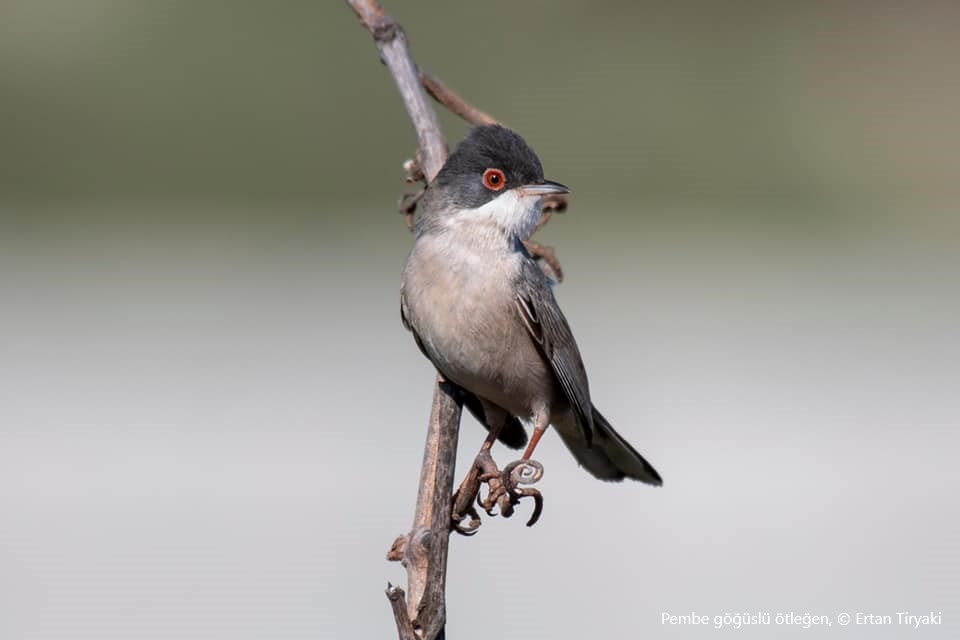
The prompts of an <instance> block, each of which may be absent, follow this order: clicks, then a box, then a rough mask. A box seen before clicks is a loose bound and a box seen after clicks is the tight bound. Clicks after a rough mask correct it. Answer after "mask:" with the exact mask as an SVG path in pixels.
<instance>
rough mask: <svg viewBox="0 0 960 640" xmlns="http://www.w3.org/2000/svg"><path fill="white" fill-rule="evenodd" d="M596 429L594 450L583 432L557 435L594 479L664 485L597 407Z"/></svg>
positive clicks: (594, 415)
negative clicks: (582, 434) (583, 435)
mask: <svg viewBox="0 0 960 640" xmlns="http://www.w3.org/2000/svg"><path fill="white" fill-rule="evenodd" d="M593 427H594V433H593V446H592V447H587V443H586V442H584V441H583V440H582V437H581V436H580V429H579V428H575V429H564V428H558V429H557V432H558V433H559V434H560V437H561V438H562V439H563V443H564V444H565V445H567V448H568V449H570V453H572V454H573V457H575V458H576V459H577V462H579V463H580V465H581V466H583V467H584V468H585V469H586V470H587V471H589V472H590V473H591V474H592V475H593V476H594V477H596V478H599V479H601V480H611V481H615V482H618V481H620V480H623V479H624V478H632V479H634V480H639V481H640V482H646V483H647V484H652V485H654V486H657V487H659V486H660V485H662V484H663V480H662V479H661V478H660V474H659V473H657V470H656V469H654V468H653V466H652V465H651V464H650V463H649V462H647V461H646V460H644V459H643V456H641V455H640V454H639V453H637V450H636V449H634V448H633V447H632V446H630V443H629V442H627V441H626V440H624V439H623V436H621V435H620V434H619V433H617V432H616V430H615V429H614V428H613V427H612V426H610V423H609V422H607V419H606V418H604V417H603V415H602V414H601V413H600V412H599V411H597V408H596V407H593Z"/></svg>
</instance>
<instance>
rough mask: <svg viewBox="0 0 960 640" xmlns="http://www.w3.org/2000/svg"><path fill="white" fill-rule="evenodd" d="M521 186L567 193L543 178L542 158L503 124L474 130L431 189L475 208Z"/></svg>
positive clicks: (546, 191) (446, 164)
mask: <svg viewBox="0 0 960 640" xmlns="http://www.w3.org/2000/svg"><path fill="white" fill-rule="evenodd" d="M518 187H526V188H528V191H530V192H531V195H533V192H538V193H539V194H540V195H545V194H547V193H567V192H568V190H567V188H566V187H564V186H563V185H560V184H558V183H555V182H549V181H547V180H544V178H543V167H542V166H541V164H540V159H539V158H538V157H537V154H535V153H534V152H533V149H531V148H530V147H529V146H528V145H527V143H526V142H525V141H524V139H523V138H521V137H520V136H519V135H518V134H517V133H514V132H513V131H511V130H510V129H506V128H504V127H501V126H500V125H497V124H494V125H482V126H478V127H474V128H473V129H472V130H471V131H470V134H469V135H468V136H467V137H466V138H465V139H464V140H463V142H461V143H460V145H459V146H458V147H457V150H456V151H454V152H453V154H451V155H450V157H449V158H447V162H446V163H445V164H444V165H443V168H442V169H441V170H440V173H438V174H437V177H436V178H435V179H434V181H433V183H431V188H432V189H436V190H441V191H443V194H444V196H445V198H446V199H448V201H449V202H451V203H452V204H454V205H456V206H457V207H460V208H464V209H476V208H478V207H481V206H483V205H484V204H486V203H488V202H490V201H491V200H493V199H494V198H496V197H498V196H500V195H501V194H503V193H505V192H507V191H509V190H511V189H515V188H518Z"/></svg>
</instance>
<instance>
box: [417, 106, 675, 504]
mask: <svg viewBox="0 0 960 640" xmlns="http://www.w3.org/2000/svg"><path fill="white" fill-rule="evenodd" d="M569 192H570V190H569V189H568V188H567V187H566V186H564V185H562V184H560V183H559V182H553V181H550V180H546V179H545V178H544V175H543V167H542V165H541V163H540V159H539V158H538V156H537V154H536V153H534V151H533V150H532V149H531V148H530V146H529V145H528V144H527V143H526V141H525V140H524V139H523V138H522V137H521V136H520V135H519V134H517V133H516V132H514V131H512V130H510V129H508V128H506V127H503V126H501V125H498V124H492V125H480V126H476V127H474V128H472V129H471V130H470V131H469V133H468V135H467V136H466V138H464V140H463V141H462V142H461V143H460V144H459V145H458V146H457V148H456V149H455V150H454V152H453V153H452V154H450V156H449V157H448V158H447V160H446V162H445V163H444V165H443V167H442V168H441V170H440V171H439V173H437V175H436V177H435V178H434V179H433V180H432V181H431V182H430V184H429V185H428V186H427V187H426V189H425V191H424V193H423V196H422V198H421V200H420V203H419V206H420V215H419V217H418V220H417V222H416V224H415V226H414V234H415V240H414V244H413V247H412V249H411V251H410V254H409V256H408V257H407V260H406V263H405V265H404V267H403V273H402V278H401V285H400V311H401V318H402V321H403V324H404V326H405V327H406V328H407V329H408V330H410V331H411V332H412V333H413V337H414V340H415V342H416V344H417V346H418V347H419V348H420V351H422V352H423V354H424V355H425V356H426V357H427V358H428V359H429V360H430V362H431V363H433V365H434V367H435V368H436V369H437V371H438V373H439V374H440V375H441V376H442V377H443V378H444V379H445V380H447V381H449V382H451V383H452V384H454V385H456V387H458V388H460V389H461V390H462V391H463V393H464V396H463V397H464V405H465V406H466V407H467V409H469V410H470V412H471V413H473V414H474V415H475V416H476V417H477V418H478V420H479V421H480V422H481V423H482V424H484V426H486V427H487V429H488V430H489V434H488V436H487V438H486V440H485V441H484V443H483V447H482V448H481V451H484V450H489V449H490V447H492V445H493V444H494V442H495V441H496V440H498V439H499V440H500V441H501V442H503V443H504V444H506V445H507V446H509V447H512V448H516V449H519V448H521V447H522V446H524V445H526V449H525V451H524V453H523V458H522V460H529V459H530V458H531V456H532V454H533V452H534V449H535V448H536V446H537V443H538V442H539V441H540V439H541V437H542V436H543V434H544V433H545V431H546V430H547V428H548V427H549V426H550V425H552V426H553V427H554V429H555V430H556V432H557V433H559V435H560V438H561V440H562V441H563V443H564V444H565V445H566V447H567V448H568V449H569V450H570V453H572V454H573V457H574V458H575V459H576V460H577V462H578V463H579V464H580V466H582V467H583V468H584V469H586V470H587V471H588V472H589V473H590V474H592V475H593V476H594V477H596V478H599V479H601V480H607V481H621V480H623V479H624V478H630V479H633V480H638V481H640V482H643V483H647V484H650V485H654V486H660V485H661V484H662V482H663V480H662V479H661V477H660V474H659V473H657V471H656V469H654V468H653V466H652V465H651V464H650V463H649V462H647V460H645V459H644V457H643V456H642V455H641V454H640V453H638V452H637V450H636V449H634V448H633V446H631V445H630V443H629V442H627V440H626V439H624V438H623V436H621V435H620V434H619V433H617V431H616V430H615V429H614V428H613V427H612V426H611V425H610V422H609V421H607V419H606V418H605V417H604V416H603V415H602V414H601V413H600V412H599V411H598V410H597V408H596V407H595V406H594V405H593V402H592V400H591V396H590V388H589V384H588V381H587V373H586V370H585V368H584V365H583V360H582V358H581V355H580V350H579V348H578V347H577V343H576V341H575V340H574V337H573V333H572V331H571V329H570V326H569V324H568V322H567V319H566V318H565V317H564V315H563V312H562V311H561V310H560V306H559V305H558V304H557V300H556V298H555V297H554V293H553V282H552V280H551V279H550V278H548V277H547V275H546V274H545V273H544V271H543V270H542V269H541V268H540V266H539V264H538V263H537V261H536V260H535V258H534V257H533V256H532V255H531V254H530V253H529V251H528V250H527V248H526V247H525V245H524V242H523V241H524V240H526V239H527V238H528V237H529V236H530V234H531V233H532V232H533V231H534V229H535V228H536V227H537V224H538V222H539V220H540V215H541V204H542V200H543V197H544V196H548V195H552V194H566V193H569ZM525 424H526V425H532V427H533V433H532V435H531V436H530V437H529V440H528V437H527V433H526V431H525V428H524V425H525Z"/></svg>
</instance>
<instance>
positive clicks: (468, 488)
mask: <svg viewBox="0 0 960 640" xmlns="http://www.w3.org/2000/svg"><path fill="white" fill-rule="evenodd" d="M541 477H543V465H541V464H540V463H539V462H537V461H536V460H517V461H515V462H511V463H510V464H508V465H507V466H506V467H504V468H503V471H501V470H500V469H499V468H497V464H496V463H495V462H494V461H493V458H492V457H491V456H490V452H489V451H488V450H486V449H484V450H482V451H481V452H480V453H479V454H477V457H476V459H475V460H474V462H473V466H472V467H471V468H470V472H469V473H468V474H467V477H466V478H464V480H463V482H461V483H460V487H459V488H458V489H457V492H456V493H455V494H454V496H453V513H452V514H451V520H452V526H453V530H454V531H456V532H457V533H461V534H463V535H473V534H474V533H476V532H477V529H478V528H479V527H480V514H479V513H478V512H477V509H476V507H475V506H474V504H473V503H474V500H476V503H477V504H478V505H480V507H481V508H483V510H484V511H486V512H487V515H490V516H494V515H496V514H497V511H498V510H499V513H500V515H501V516H503V517H504V518H509V517H510V516H512V515H513V512H514V510H515V507H516V506H517V505H518V504H519V503H520V500H521V499H522V498H533V502H534V506H533V514H532V515H531V516H530V519H529V520H528V521H527V526H528V527H531V526H533V525H534V524H536V522H537V520H539V519H540V514H541V512H542V511H543V496H542V495H541V494H540V492H539V491H537V490H536V489H533V488H526V487H523V486H521V485H528V484H534V483H535V482H538V481H539V480H540V478H541ZM483 484H486V485H487V493H486V496H483V495H481V492H480V489H481V486H482V485H483Z"/></svg>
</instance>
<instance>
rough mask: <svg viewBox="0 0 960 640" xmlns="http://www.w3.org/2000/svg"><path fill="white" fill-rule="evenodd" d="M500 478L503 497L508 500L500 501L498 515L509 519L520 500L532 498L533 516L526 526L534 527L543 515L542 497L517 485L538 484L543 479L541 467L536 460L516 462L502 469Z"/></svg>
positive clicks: (534, 491)
mask: <svg viewBox="0 0 960 640" xmlns="http://www.w3.org/2000/svg"><path fill="white" fill-rule="evenodd" d="M500 477H501V480H502V482H503V487H504V489H505V490H506V496H505V497H506V498H508V499H507V500H506V501H504V500H501V505H500V513H501V514H502V515H504V516H505V517H509V516H510V515H511V514H512V513H513V511H514V506H516V505H517V504H519V503H520V500H521V499H522V498H533V514H531V516H530V519H529V520H527V526H528V527H532V526H533V525H535V524H536V523H537V520H539V519H540V514H541V513H543V495H542V494H541V493H540V492H539V491H538V490H536V489H532V488H530V489H528V488H524V487H520V486H518V485H523V484H534V483H535V482H539V480H540V478H542V477H543V465H542V464H540V463H539V462H537V461H536V460H517V461H515V462H511V463H510V464H508V465H507V466H506V467H504V468H503V473H502V474H501V476H500Z"/></svg>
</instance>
